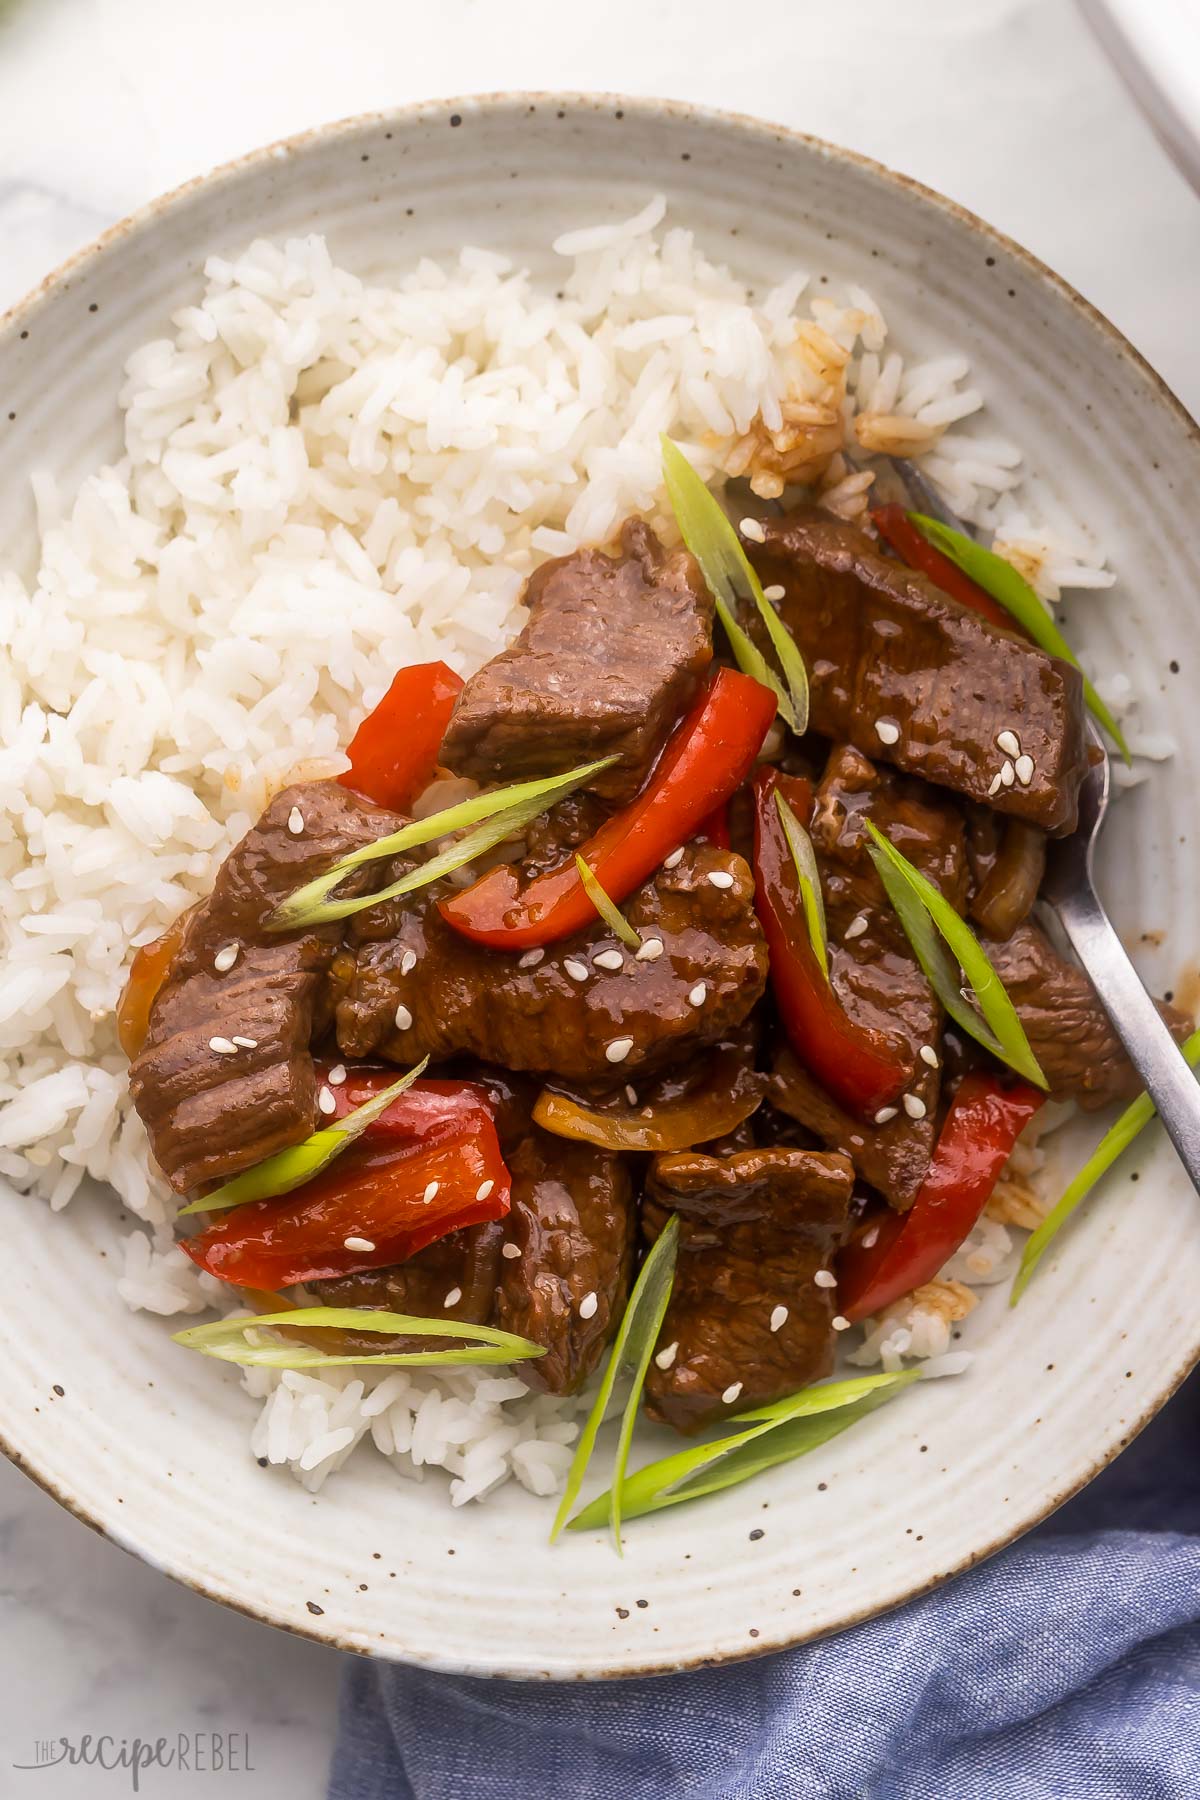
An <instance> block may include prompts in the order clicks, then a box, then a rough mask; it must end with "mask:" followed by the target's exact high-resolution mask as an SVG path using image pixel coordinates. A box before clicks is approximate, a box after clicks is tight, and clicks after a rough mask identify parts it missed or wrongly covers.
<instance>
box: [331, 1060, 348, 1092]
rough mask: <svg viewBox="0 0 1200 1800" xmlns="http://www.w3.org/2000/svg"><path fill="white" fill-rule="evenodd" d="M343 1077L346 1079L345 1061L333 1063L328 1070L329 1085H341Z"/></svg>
mask: <svg viewBox="0 0 1200 1800" xmlns="http://www.w3.org/2000/svg"><path fill="white" fill-rule="evenodd" d="M345 1079H346V1065H345V1063H334V1065H333V1067H332V1069H330V1071H329V1085H330V1087H341V1085H342V1083H343V1081H345Z"/></svg>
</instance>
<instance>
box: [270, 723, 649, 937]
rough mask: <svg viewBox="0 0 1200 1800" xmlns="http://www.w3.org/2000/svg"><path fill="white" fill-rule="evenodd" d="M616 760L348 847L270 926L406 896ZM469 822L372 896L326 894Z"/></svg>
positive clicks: (311, 921)
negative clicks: (368, 867) (383, 860)
mask: <svg viewBox="0 0 1200 1800" xmlns="http://www.w3.org/2000/svg"><path fill="white" fill-rule="evenodd" d="M616 760H617V759H616V757H615V755H614V756H603V757H601V758H600V759H599V760H598V761H596V762H590V763H583V764H581V765H580V767H579V768H577V769H568V770H567V772H566V774H565V775H549V776H545V777H543V778H541V779H539V780H537V781H517V782H514V783H512V785H511V786H509V787H502V788H496V789H495V790H494V791H493V792H492V793H490V794H477V795H476V796H475V798H474V799H473V800H463V801H461V802H460V803H459V804H458V805H457V806H448V807H446V808H445V809H444V810H443V811H442V812H436V813H431V814H430V816H429V818H427V819H415V820H414V821H413V823H412V824H411V825H405V826H403V827H402V828H401V830H399V831H392V832H389V833H388V835H387V837H382V838H376V840H375V842H374V843H373V844H364V846H363V847H362V849H361V850H352V851H351V852H350V854H349V856H343V857H342V858H341V859H340V860H339V861H338V862H336V863H334V865H333V867H332V868H331V869H327V870H326V872H325V874H324V875H318V876H317V877H316V879H315V880H313V881H309V882H306V883H305V885H304V886H303V887H301V888H297V889H296V892H295V893H294V894H289V895H288V897H287V899H286V900H283V901H281V902H280V904H279V905H278V906H277V907H276V908H275V911H274V912H273V913H272V914H271V917H270V919H269V920H268V924H269V926H270V929H271V930H272V931H296V930H298V929H299V928H300V927H302V926H306V925H322V924H326V923H327V922H328V921H330V920H331V919H347V918H349V917H350V916H351V914H352V913H357V912H363V911H364V910H365V909H366V908H367V907H368V906H377V905H378V904H379V902H380V901H381V900H392V899H395V898H396V896H397V895H399V894H410V893H412V892H413V891H414V889H416V888H422V887H427V886H428V885H429V883H430V882H432V881H438V880H440V879H441V877H442V876H443V875H449V874H450V873H452V871H453V870H455V869H461V868H462V866H463V864H464V863H468V862H471V861H472V860H473V858H475V857H476V856H482V855H483V853H484V851H485V850H490V849H492V847H493V845H495V844H501V843H503V842H504V839H505V838H506V837H512V836H515V834H516V833H517V832H518V831H522V830H523V829H524V828H525V826H526V825H528V824H530V823H531V821H532V820H534V819H536V818H537V816H538V814H539V813H543V812H545V811H546V810H547V809H548V808H549V807H551V806H553V805H554V803H555V801H557V800H561V799H563V798H564V797H565V796H566V795H567V794H570V793H572V792H573V791H574V789H575V788H577V787H578V786H579V785H580V783H581V782H584V781H587V780H588V779H589V778H590V777H591V776H593V775H596V774H598V773H599V771H600V770H601V769H607V768H608V766H609V765H610V763H614V762H615V761H616ZM482 820H490V821H491V822H490V824H487V825H483V824H481V823H480V821H482ZM469 825H478V826H479V829H478V830H477V831H471V832H468V834H467V836H466V837H462V838H459V840H458V842H457V843H456V844H452V845H451V846H450V847H449V849H447V850H443V851H442V852H441V854H440V855H439V856H435V857H433V858H432V860H431V861H430V862H427V863H422V865H421V867H420V868H419V869H414V870H413V871H412V873H411V874H409V875H406V876H404V878H403V879H402V880H401V881H396V882H393V883H392V885H391V887H387V888H382V889H380V890H379V892H377V893H373V894H362V895H360V896H359V897H358V898H357V899H354V900H328V899H327V898H326V896H327V895H328V894H330V893H332V891H333V889H334V888H336V887H337V886H339V884H340V883H341V882H343V881H344V880H345V879H346V876H347V875H349V873H350V872H351V870H352V869H357V868H359V867H361V865H362V864H363V863H367V862H376V861H378V859H379V858H380V857H383V856H398V855H399V854H400V853H401V852H402V851H404V850H413V849H415V848H416V847H417V845H419V844H429V843H432V842H433V840H434V839H435V838H441V837H447V836H449V834H450V833H451V832H453V831H463V830H465V829H466V827H467V826H469Z"/></svg>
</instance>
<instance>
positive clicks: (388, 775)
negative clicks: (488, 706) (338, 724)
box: [338, 662, 463, 810]
mask: <svg viewBox="0 0 1200 1800" xmlns="http://www.w3.org/2000/svg"><path fill="white" fill-rule="evenodd" d="M462 689H463V683H462V677H461V676H459V675H456V674H455V673H454V670H453V669H448V668H447V667H446V665H445V663H444V662H431V663H415V664H414V665H413V666H412V667H411V668H408V669H401V670H400V672H399V674H398V675H397V676H396V679H395V680H394V681H393V683H392V685H391V687H390V688H389V689H388V691H387V693H386V694H385V695H384V696H383V699H382V700H381V701H380V702H379V705H378V706H377V707H376V708H375V710H374V712H370V713H368V714H367V716H366V718H365V719H364V720H363V722H362V724H361V725H360V726H359V728H358V730H357V731H356V732H355V734H354V736H353V737H352V738H351V740H350V748H349V750H348V751H347V752H346V754H347V755H348V756H349V758H350V767H349V769H347V771H346V773H345V774H344V775H339V776H338V780H339V781H340V782H341V784H342V786H343V787H348V788H353V789H354V791H355V793H356V794H365V795H366V796H367V799H368V800H374V801H375V803H376V805H377V806H390V807H392V808H393V809H395V810H401V809H403V808H404V807H406V806H407V805H408V804H409V803H410V801H412V800H414V799H415V798H416V796H417V795H418V794H419V793H420V792H421V789H422V788H423V787H427V786H428V784H429V781H430V779H431V778H432V776H433V771H434V769H435V768H436V767H437V756H438V751H439V750H440V749H441V744H442V739H443V737H444V736H445V735H446V727H447V725H448V724H449V723H450V714H451V713H452V712H453V711H454V704H455V701H456V700H457V699H458V696H459V695H460V694H461V693H462Z"/></svg>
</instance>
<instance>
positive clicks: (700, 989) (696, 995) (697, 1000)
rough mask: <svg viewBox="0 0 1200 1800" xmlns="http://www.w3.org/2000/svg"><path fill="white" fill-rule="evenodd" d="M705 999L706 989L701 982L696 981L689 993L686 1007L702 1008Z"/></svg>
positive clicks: (706, 997) (706, 996)
mask: <svg viewBox="0 0 1200 1800" xmlns="http://www.w3.org/2000/svg"><path fill="white" fill-rule="evenodd" d="M707 999H708V989H707V988H706V987H705V985H704V983H703V982H702V981H698V982H697V983H696V985H695V987H694V988H693V989H692V991H691V993H690V994H689V995H688V1005H689V1006H703V1005H704V1002H705V1001H706V1000H707Z"/></svg>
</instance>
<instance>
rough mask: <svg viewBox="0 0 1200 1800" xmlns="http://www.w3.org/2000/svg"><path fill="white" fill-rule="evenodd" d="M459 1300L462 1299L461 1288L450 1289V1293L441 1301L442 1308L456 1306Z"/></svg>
mask: <svg viewBox="0 0 1200 1800" xmlns="http://www.w3.org/2000/svg"><path fill="white" fill-rule="evenodd" d="M461 1299H462V1289H461V1288H451V1289H450V1292H449V1293H448V1294H447V1295H446V1298H445V1299H444V1300H443V1301H442V1305H443V1306H457V1305H458V1303H459V1301H460V1300H461Z"/></svg>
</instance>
